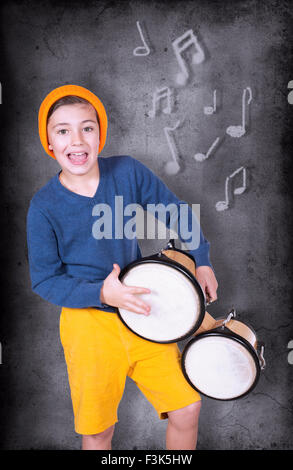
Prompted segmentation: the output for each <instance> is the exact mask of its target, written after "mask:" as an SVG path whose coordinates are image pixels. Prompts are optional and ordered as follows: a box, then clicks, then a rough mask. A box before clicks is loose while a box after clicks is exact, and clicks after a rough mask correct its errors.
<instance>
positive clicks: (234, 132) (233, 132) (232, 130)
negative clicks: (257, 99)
mask: <svg viewBox="0 0 293 470" xmlns="http://www.w3.org/2000/svg"><path fill="white" fill-rule="evenodd" d="M247 93H248V94H249V98H248V101H247V104H248V105H249V104H250V102H251V100H252V93H251V88H250V87H246V88H244V90H243V93H242V124H241V125H240V126H229V127H228V128H227V130H226V132H227V134H228V135H230V136H231V137H242V136H243V135H244V134H245V132H246V129H245V108H246V104H245V98H246V94H247Z"/></svg>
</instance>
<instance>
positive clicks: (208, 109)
mask: <svg viewBox="0 0 293 470" xmlns="http://www.w3.org/2000/svg"><path fill="white" fill-rule="evenodd" d="M216 109H217V90H214V93H213V106H205V107H204V108H203V112H204V113H205V114H213V113H215V112H216Z"/></svg>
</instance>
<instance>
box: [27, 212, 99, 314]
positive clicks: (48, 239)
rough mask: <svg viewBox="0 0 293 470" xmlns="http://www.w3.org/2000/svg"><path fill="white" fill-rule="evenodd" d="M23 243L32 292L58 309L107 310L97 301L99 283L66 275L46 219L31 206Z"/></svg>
mask: <svg viewBox="0 0 293 470" xmlns="http://www.w3.org/2000/svg"><path fill="white" fill-rule="evenodd" d="M27 244H28V258H29V267H30V276H31V284H32V290H33V291H34V292H36V293H37V294H38V295H40V296H41V297H42V298H43V299H45V300H47V301H49V302H51V303H53V304H55V305H59V306H62V307H69V308H84V307H108V305H104V304H103V303H102V302H101V300H100V292H101V288H102V285H103V281H98V282H91V281H87V280H84V279H78V278H75V277H72V276H69V275H68V274H67V273H66V271H65V269H64V265H63V263H62V261H61V259H60V256H59V254H58V244H57V239H56V235H55V232H54V230H53V228H52V226H51V224H50V222H49V220H48V219H47V217H46V216H45V215H44V214H43V213H42V212H41V210H39V209H38V208H37V207H35V206H33V205H32V204H31V205H30V208H29V211H28V214H27Z"/></svg>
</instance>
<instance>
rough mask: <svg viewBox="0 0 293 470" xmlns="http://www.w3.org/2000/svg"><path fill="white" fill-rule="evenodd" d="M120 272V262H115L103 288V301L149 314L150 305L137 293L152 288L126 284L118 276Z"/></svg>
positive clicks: (145, 291) (148, 290)
mask: <svg viewBox="0 0 293 470" xmlns="http://www.w3.org/2000/svg"><path fill="white" fill-rule="evenodd" d="M119 274H120V267H119V266H118V264H113V271H112V272H111V273H110V274H109V276H107V277H106V279H105V281H104V284H103V287H102V289H101V301H102V302H103V303H105V304H107V305H112V306H113V307H118V308H125V309H126V310H130V311H132V312H135V313H140V314H143V315H149V312H150V309H151V308H150V306H149V305H147V304H146V303H144V302H143V301H142V300H140V299H138V298H137V297H136V295H135V294H149V293H150V292H151V291H150V289H146V288H144V287H134V286H125V285H124V284H122V282H121V281H120V279H119V278H118V276H119Z"/></svg>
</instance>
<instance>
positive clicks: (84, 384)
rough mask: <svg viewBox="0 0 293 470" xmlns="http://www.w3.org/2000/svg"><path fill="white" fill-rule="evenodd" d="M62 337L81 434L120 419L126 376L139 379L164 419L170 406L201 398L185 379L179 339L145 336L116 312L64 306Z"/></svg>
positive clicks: (76, 421)
mask: <svg viewBox="0 0 293 470" xmlns="http://www.w3.org/2000/svg"><path fill="white" fill-rule="evenodd" d="M60 337H61V342H62V345H63V348H64V354H65V360H66V364H67V370H68V378H69V385H70V390H71V398H72V405H73V412H74V418H75V430H76V432H77V433H79V434H84V435H86V434H97V433H99V432H102V431H104V430H105V429H107V428H108V427H110V426H112V425H113V424H114V423H116V422H117V421H118V418H117V409H118V406H119V402H120V400H121V398H122V395H123V391H124V387H125V380H126V376H128V377H130V378H131V379H132V380H133V381H134V382H135V383H136V384H137V386H138V387H139V389H140V390H141V391H142V393H143V394H144V395H145V396H146V398H147V399H148V400H149V401H150V403H151V404H152V405H153V407H154V408H155V410H156V411H157V413H158V415H159V418H160V419H165V418H168V415H167V412H168V411H172V410H177V409H179V408H183V407H185V406H187V405H190V404H191V403H194V402H196V401H199V400H200V399H201V398H200V395H199V394H198V393H197V392H196V391H195V390H194V389H193V388H192V387H191V386H190V385H189V384H188V382H187V381H186V380H185V378H184V375H183V373H182V371H181V366H180V357H181V353H180V350H179V348H178V346H177V344H176V343H172V344H158V343H152V342H150V341H147V340H145V339H143V338H140V337H139V336H137V335H135V334H134V333H132V332H131V331H130V330H128V328H127V327H126V326H125V325H124V324H123V323H122V322H121V320H120V319H119V317H118V315H117V314H116V313H109V312H103V311H101V310H97V309H95V308H83V309H76V308H74V309H70V308H64V307H63V308H62V311H61V316H60Z"/></svg>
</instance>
